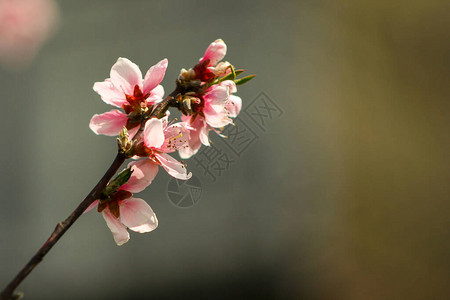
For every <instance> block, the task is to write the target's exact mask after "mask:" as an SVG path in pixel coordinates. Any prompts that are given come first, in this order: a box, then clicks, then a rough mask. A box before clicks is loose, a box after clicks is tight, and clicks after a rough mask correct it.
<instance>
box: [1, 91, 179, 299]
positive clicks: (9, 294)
mask: <svg viewBox="0 0 450 300" xmlns="http://www.w3.org/2000/svg"><path fill="white" fill-rule="evenodd" d="M174 93H175V91H174V92H173V93H171V94H170V95H169V96H168V97H166V98H165V99H164V100H163V101H162V102H161V103H159V104H158V106H157V107H156V108H155V109H154V111H153V112H152V114H151V115H150V117H153V116H156V117H157V118H161V117H162V116H164V114H165V112H166V111H167V109H168V108H169V107H170V106H173V101H174V98H173V95H172V94H174ZM143 125H144V124H141V128H140V129H139V130H140V131H141V130H142V129H143ZM126 158H127V157H126V156H125V155H124V154H123V153H122V152H121V151H119V153H118V154H117V156H116V158H115V159H114V161H113V162H112V163H111V166H110V167H109V168H108V170H107V171H106V172H105V174H104V175H103V177H102V178H101V179H100V180H99V182H98V183H97V185H96V186H95V187H94V188H93V189H92V190H91V192H90V193H89V194H88V195H87V196H86V198H84V200H83V201H82V202H81V203H80V204H79V205H78V207H77V208H75V210H74V211H73V212H72V213H71V214H70V216H69V217H67V219H65V220H64V221H62V222H59V223H58V224H57V225H56V227H55V230H53V232H52V234H51V235H50V237H49V238H48V239H47V241H45V243H44V244H43V245H42V247H41V248H40V249H39V250H38V251H37V252H36V253H35V254H34V255H33V257H32V258H31V259H30V261H29V262H28V263H27V264H26V265H25V266H24V267H23V268H22V270H20V272H19V273H18V274H17V275H16V276H15V277H14V278H13V280H12V281H11V282H10V283H9V284H8V285H7V286H6V288H5V289H4V290H3V291H2V293H1V294H0V300H11V299H14V298H13V293H14V290H15V289H16V288H17V286H18V285H19V284H20V283H21V282H22V281H23V280H24V279H25V278H26V277H27V276H28V275H29V274H30V273H31V271H33V269H34V268H35V267H36V266H37V265H38V264H39V263H40V262H41V261H42V260H43V258H44V256H45V255H46V254H47V253H48V252H49V251H50V249H51V248H53V246H54V245H55V244H56V243H57V242H58V241H59V239H60V238H61V237H62V236H63V235H64V233H65V232H66V231H67V230H68V229H69V228H70V226H72V224H73V223H75V221H76V220H77V219H78V218H79V217H80V216H81V215H82V214H83V212H84V211H85V210H86V209H87V208H88V207H89V205H91V204H92V203H93V202H94V200H96V199H98V198H99V197H100V195H101V193H102V192H103V190H104V188H105V187H106V186H107V184H108V182H109V181H110V180H111V178H112V177H113V176H114V174H116V172H117V170H118V169H119V168H120V166H121V165H122V164H123V163H124V162H125V159H126Z"/></svg>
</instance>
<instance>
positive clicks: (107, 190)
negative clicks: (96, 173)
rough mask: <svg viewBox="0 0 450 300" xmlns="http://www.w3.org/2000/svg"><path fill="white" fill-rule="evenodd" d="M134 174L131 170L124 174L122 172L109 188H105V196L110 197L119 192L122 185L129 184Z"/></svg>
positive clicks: (125, 171) (126, 170)
mask: <svg viewBox="0 0 450 300" xmlns="http://www.w3.org/2000/svg"><path fill="white" fill-rule="evenodd" d="M132 173H133V171H132V170H131V168H128V169H125V170H123V171H122V172H120V173H119V175H117V176H116V178H114V179H113V180H111V181H110V182H109V184H108V186H106V187H105V189H104V190H103V194H104V195H105V196H109V195H111V194H112V193H115V192H117V191H118V190H119V188H120V187H121V186H122V185H124V184H125V183H127V182H128V180H129V179H130V177H131V174H132Z"/></svg>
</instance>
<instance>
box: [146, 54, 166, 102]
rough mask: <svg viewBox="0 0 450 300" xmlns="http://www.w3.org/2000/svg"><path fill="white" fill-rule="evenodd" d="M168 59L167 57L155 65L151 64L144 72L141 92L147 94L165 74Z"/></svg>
mask: <svg viewBox="0 0 450 300" xmlns="http://www.w3.org/2000/svg"><path fill="white" fill-rule="evenodd" d="M167 64H168V60H167V58H165V59H163V60H161V61H160V62H158V63H157V64H156V65H154V66H152V67H151V68H150V69H149V70H148V71H147V73H146V74H145V78H144V83H143V93H144V94H147V93H149V92H151V91H152V90H153V89H154V88H156V87H157V86H158V85H159V84H160V83H161V81H162V80H163V78H164V75H165V74H166V69H167Z"/></svg>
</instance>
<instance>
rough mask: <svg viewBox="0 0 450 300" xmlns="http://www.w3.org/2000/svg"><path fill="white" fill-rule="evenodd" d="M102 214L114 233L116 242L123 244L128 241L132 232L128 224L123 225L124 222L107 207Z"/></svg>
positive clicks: (119, 244)
mask: <svg viewBox="0 0 450 300" xmlns="http://www.w3.org/2000/svg"><path fill="white" fill-rule="evenodd" d="M102 215H103V218H104V219H105V221H106V225H108V227H109V229H110V230H111V233H112V234H113V238H114V241H115V242H116V244H117V245H118V246H122V245H123V244H125V243H126V242H128V240H129V239H130V234H129V233H128V231H127V228H126V226H125V225H123V224H122V222H121V221H120V220H119V219H118V218H116V217H115V216H114V215H113V214H112V213H111V211H110V210H109V208H105V209H104V210H103V211H102Z"/></svg>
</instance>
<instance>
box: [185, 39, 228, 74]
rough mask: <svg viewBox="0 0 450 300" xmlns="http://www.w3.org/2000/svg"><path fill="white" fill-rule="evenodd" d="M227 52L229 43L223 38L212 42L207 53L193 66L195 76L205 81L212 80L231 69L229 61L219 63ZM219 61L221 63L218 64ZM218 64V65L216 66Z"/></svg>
mask: <svg viewBox="0 0 450 300" xmlns="http://www.w3.org/2000/svg"><path fill="white" fill-rule="evenodd" d="M226 53H227V45H226V44H225V42H224V41H223V40H221V39H218V40H215V41H214V42H212V43H211V44H210V45H209V46H208V48H207V49H206V51H205V54H204V55H203V57H202V58H200V61H199V62H198V64H197V65H195V67H194V68H193V70H194V72H195V78H196V79H199V80H201V81H204V82H208V81H211V80H213V79H215V78H216V77H217V76H219V75H223V74H225V73H226V72H227V70H228V71H229V69H228V67H229V66H230V64H229V63H228V62H224V63H219V62H220V61H221V60H222V59H223V58H224V57H225V54H226ZM218 63H219V64H218ZM216 65H217V67H216Z"/></svg>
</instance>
